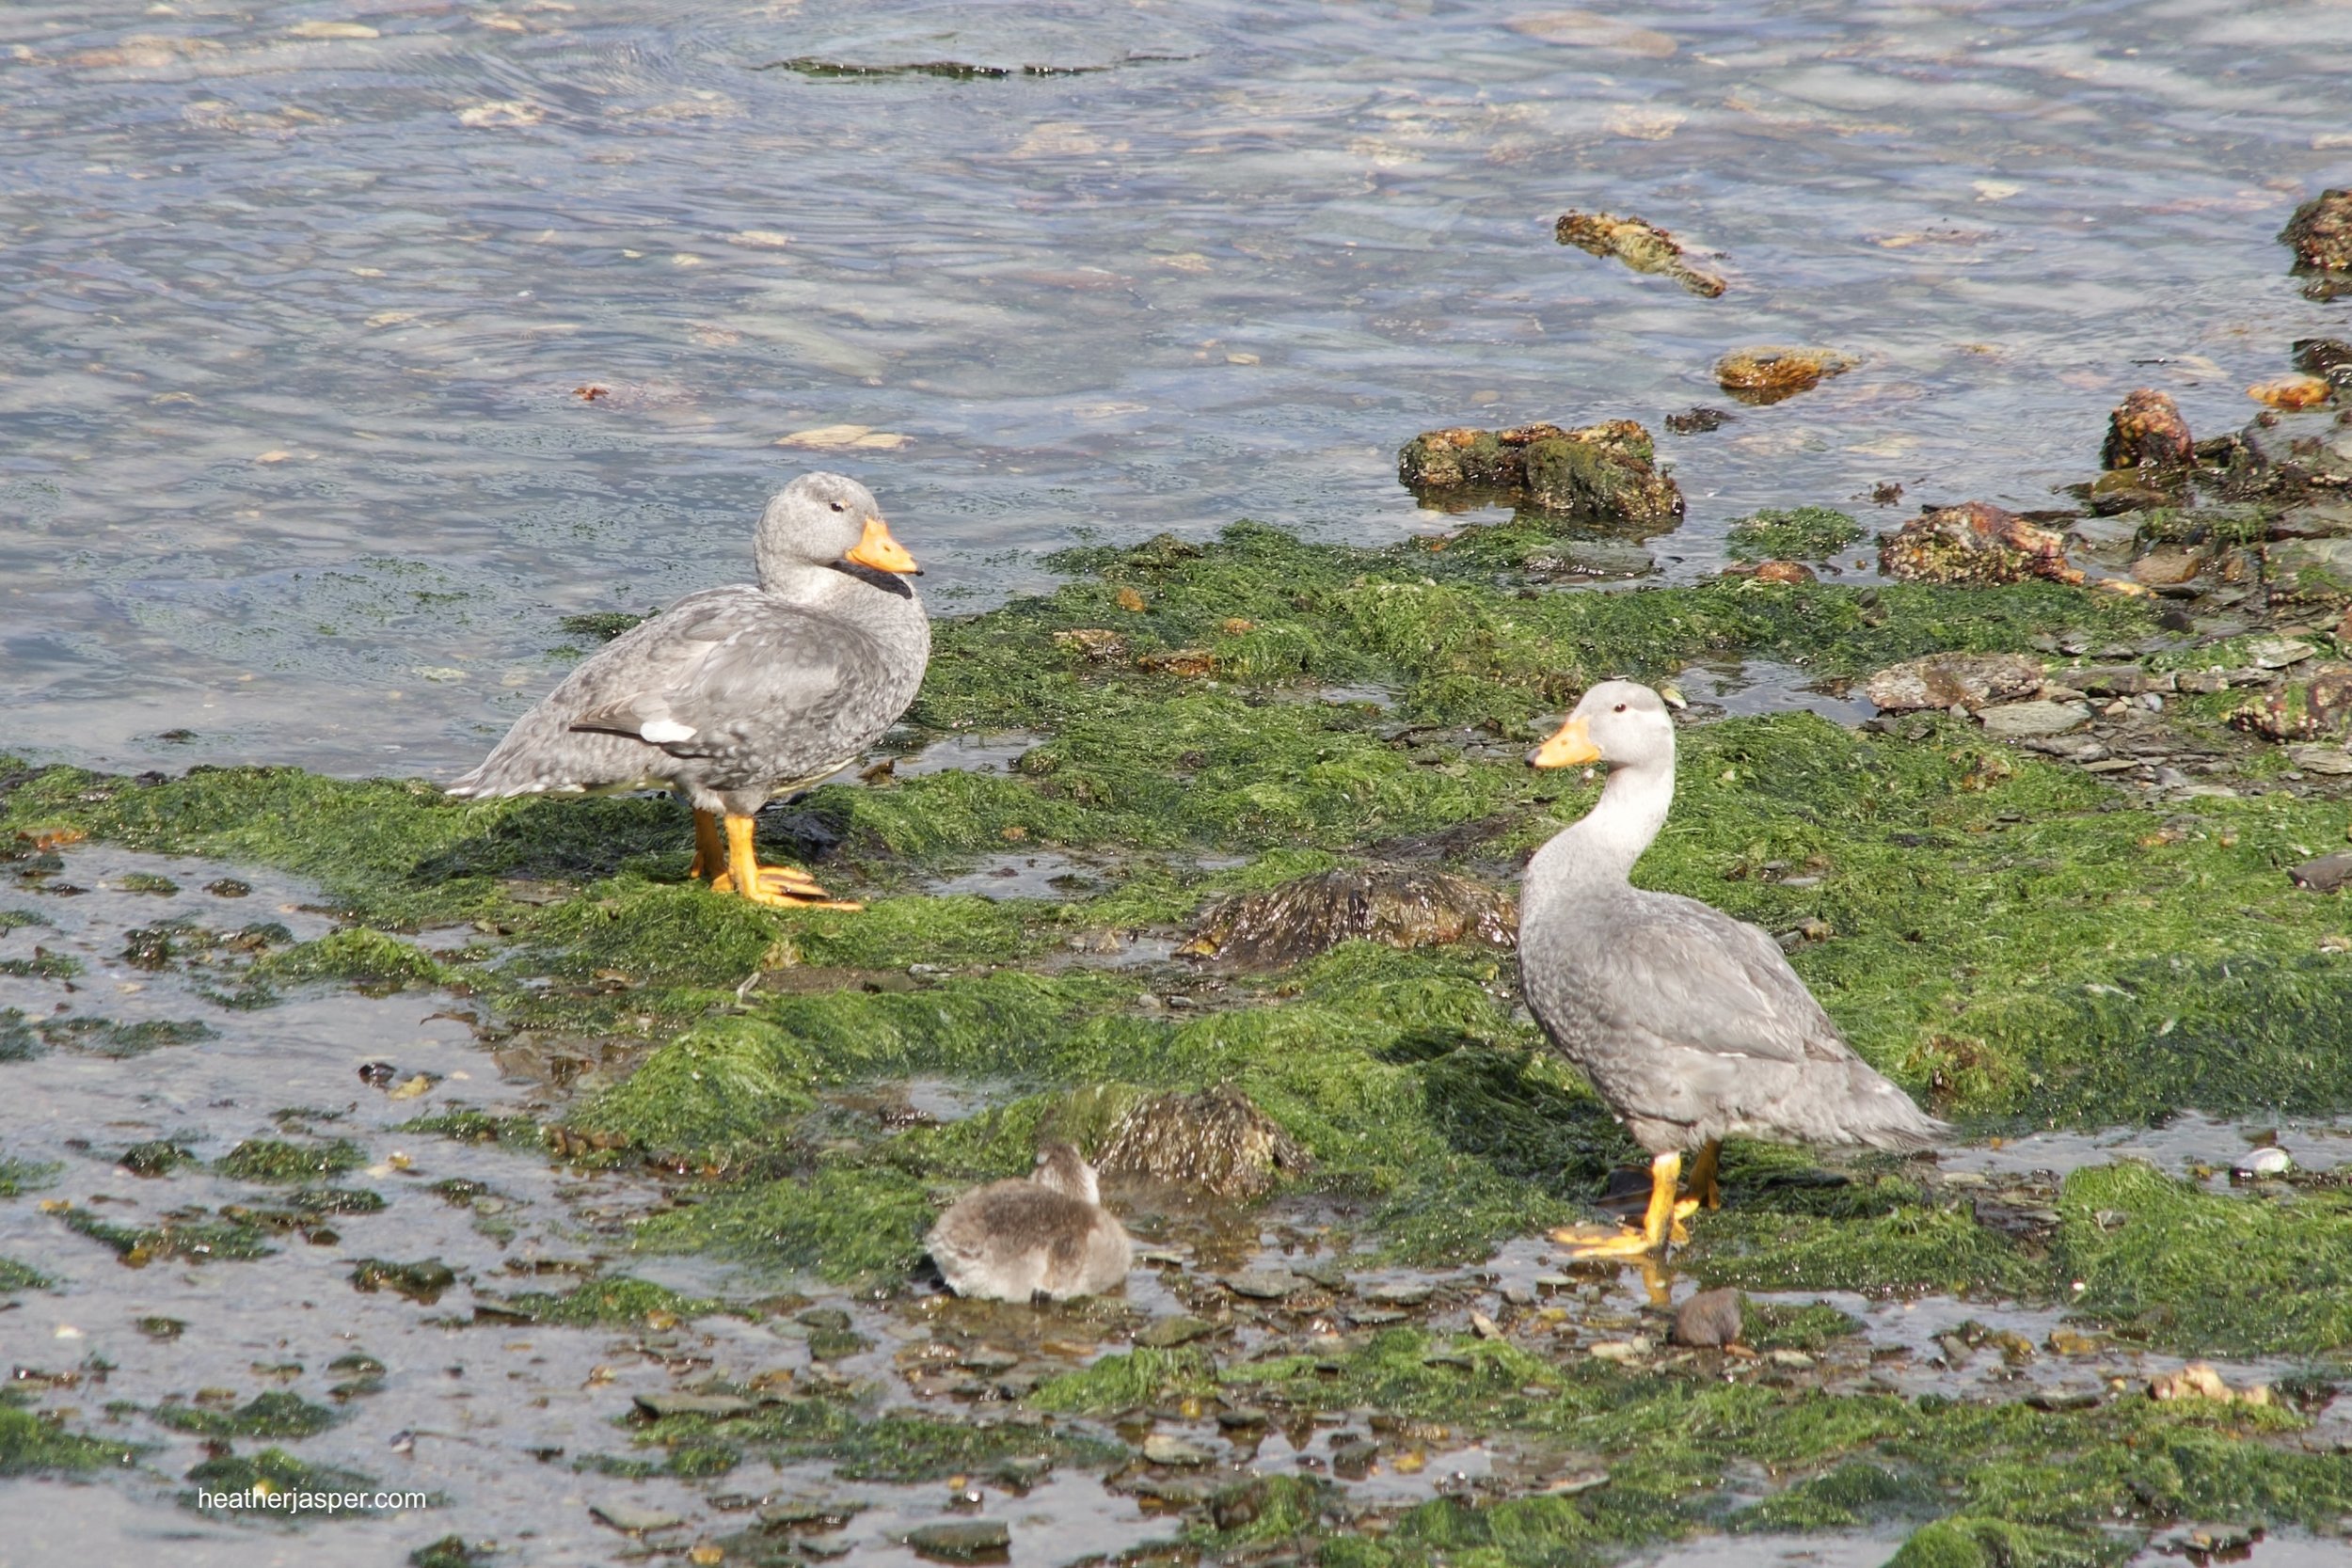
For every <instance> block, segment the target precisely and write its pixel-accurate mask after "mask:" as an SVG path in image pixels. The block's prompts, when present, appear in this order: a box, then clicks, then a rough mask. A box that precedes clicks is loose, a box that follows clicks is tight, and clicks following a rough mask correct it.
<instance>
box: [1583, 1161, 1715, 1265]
mask: <svg viewBox="0 0 2352 1568" xmlns="http://www.w3.org/2000/svg"><path fill="white" fill-rule="evenodd" d="M1681 1174H1682V1156H1681V1155H1679V1154H1661V1155H1660V1156H1658V1158H1656V1159H1655V1160H1652V1161H1651V1162H1650V1164H1649V1207H1648V1209H1647V1210H1646V1211H1645V1212H1644V1214H1643V1216H1642V1227H1641V1228H1640V1229H1639V1230H1634V1229H1630V1228H1626V1229H1620V1230H1617V1231H1615V1232H1614V1233H1612V1234H1602V1235H1597V1236H1596V1235H1594V1234H1593V1232H1592V1230H1591V1229H1590V1227H1582V1226H1575V1227H1565V1228H1563V1229H1559V1230H1555V1231H1553V1232H1552V1233H1551V1239H1552V1240H1553V1241H1555V1242H1558V1243H1562V1244H1564V1245H1565V1246H1567V1247H1569V1248H1571V1249H1572V1250H1571V1251H1570V1252H1569V1254H1568V1256H1569V1257H1570V1258H1572V1259H1586V1258H1643V1257H1648V1256H1652V1255H1654V1254H1656V1253H1658V1252H1660V1251H1661V1250H1663V1248H1664V1247H1665V1246H1666V1244H1667V1243H1669V1242H1673V1243H1683V1242H1687V1241H1689V1240H1690V1239H1691V1237H1690V1233H1689V1232H1688V1231H1686V1230H1684V1229H1683V1227H1682V1225H1681V1221H1680V1216H1679V1213H1678V1212H1677V1211H1678V1210H1679V1209H1680V1205H1679V1204H1677V1202H1676V1199H1675V1183H1676V1180H1677V1178H1679V1177H1680V1175H1681ZM1693 1210H1695V1205H1694V1206H1693Z"/></svg>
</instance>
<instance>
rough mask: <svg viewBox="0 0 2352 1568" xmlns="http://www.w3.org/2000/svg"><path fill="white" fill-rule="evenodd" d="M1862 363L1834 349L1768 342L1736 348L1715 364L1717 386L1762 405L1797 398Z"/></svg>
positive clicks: (1750, 402) (1751, 402) (1736, 396)
mask: <svg viewBox="0 0 2352 1568" xmlns="http://www.w3.org/2000/svg"><path fill="white" fill-rule="evenodd" d="M1861 363H1862V361H1861V360H1859V359H1857V358H1855V357H1854V356H1852V355H1851V354H1841V353H1839V352H1838V351H1837V350H1836V349H1834V348H1806V347H1803V346H1800V345H1797V344H1791V343H1768V344H1764V345H1762V346H1760V347H1756V348H1741V349H1734V350H1732V351H1731V352H1730V353H1729V354H1726V355H1724V356H1723V357H1722V358H1721V359H1718V360H1716V361H1715V384H1716V385H1717V386H1719V387H1721V388H1723V389H1724V391H1726V392H1729V393H1730V394H1731V395H1732V396H1733V397H1735V398H1737V399H1739V400H1740V402H1741V403H1745V404H1755V405H1756V406H1759V407H1760V406H1762V405H1764V404H1772V403H1778V402H1780V401H1781V400H1782V399H1783V398H1792V397H1795V396H1796V395H1797V394H1798V393H1799V392H1803V391H1806V390H1808V389H1810V388H1815V387H1818V386H1820V384H1821V383H1822V382H1824V381H1827V380H1828V379H1829V378H1830V377H1832V376H1834V375H1843V374H1845V373H1846V372H1848V371H1850V370H1852V369H1853V368H1854V367H1855V366H1856V365H1859V364H1861Z"/></svg>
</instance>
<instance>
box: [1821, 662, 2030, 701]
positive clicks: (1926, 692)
mask: <svg viewBox="0 0 2352 1568" xmlns="http://www.w3.org/2000/svg"><path fill="white" fill-rule="evenodd" d="M1865 689H1866V690H1867V692H1868V694H1869V698H1870V701H1871V702H1872V703H1874V704H1876V705H1878V707H1879V709H1880V710H1881V711H1882V712H1885V713H1908V712H1911V711H1913V710H1915V709H1918V708H1931V707H1934V708H1947V707H1951V706H1952V705H1955V704H1957V705H1960V706H1962V707H1965V708H1969V709H1972V710H1973V709H1976V708H1980V707H1983V706H1984V705H1986V704H1988V703H2006V702H2010V701H2013V700H2015V699H2017V698H2020V697H2030V696H2032V695H2033V694H2034V693H2035V692H2037V691H2039V690H2041V689H2042V661H2041V660H2040V659H2038V658H2032V657H2027V656H2026V655H2025V654H1960V653H1951V654H1930V655H1928V656H1927V657H1925V658H1913V659H1905V660H1904V661H1903V662H1902V663H1900V664H1896V665H1890V666H1888V667H1887V668H1886V669H1883V670H1881V671H1880V672H1879V673H1877V674H1875V675H1872V676H1871V677H1870V679H1869V684H1868V685H1867V687H1866V688H1865Z"/></svg>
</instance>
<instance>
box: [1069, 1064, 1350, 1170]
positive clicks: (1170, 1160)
mask: <svg viewBox="0 0 2352 1568" xmlns="http://www.w3.org/2000/svg"><path fill="white" fill-rule="evenodd" d="M1312 1163H1313V1162H1312V1161H1311V1159H1310V1158H1309V1156H1308V1154H1307V1151H1306V1149H1304V1148H1301V1147H1300V1146H1299V1144H1298V1141H1297V1140H1296V1139H1295V1138H1293V1137H1292V1136H1291V1135H1290V1134H1289V1133H1288V1132H1284V1131H1283V1130H1282V1128H1281V1125H1280V1124H1279V1122H1277V1121H1276V1120H1275V1119H1274V1118H1273V1117H1269V1116H1267V1115H1266V1114H1265V1113H1264V1112H1263V1111H1261V1110H1259V1109H1258V1107H1257V1106H1256V1105H1255V1104H1253V1103H1251V1101H1250V1099H1249V1097H1248V1095H1246V1094H1244V1093H1242V1092H1241V1091H1240V1090H1239V1089H1237V1088H1234V1087H1233V1086H1232V1085H1230V1084H1220V1085H1217V1086H1216V1088H1213V1089H1207V1090H1203V1091H1202V1092H1201V1093H1200V1094H1164V1095H1160V1096H1157V1097H1155V1098H1153V1099H1151V1100H1147V1101H1143V1103H1141V1104H1139V1105H1137V1106H1136V1107H1134V1108H1133V1109H1132V1110H1130V1111H1128V1112H1127V1114H1126V1115H1125V1116H1122V1117H1120V1118H1119V1121H1118V1124H1117V1125H1116V1126H1114V1127H1113V1128H1112V1129H1111V1133H1110V1137H1109V1138H1108V1139H1107V1140H1106V1141H1105V1142H1104V1146H1103V1149H1102V1152H1101V1153H1100V1154H1099V1155H1097V1156H1096V1158H1095V1164H1096V1167H1097V1168H1098V1169H1100V1170H1101V1171H1102V1172H1103V1173H1104V1175H1106V1176H1140V1177H1147V1178H1150V1179H1151V1180H1156V1181H1170V1182H1175V1183H1177V1184H1179V1185H1183V1186H1189V1187H1201V1188H1205V1189H1206V1190H1208V1191H1209V1192H1212V1193H1215V1194H1216V1196H1219V1197H1232V1198H1248V1197H1256V1196H1259V1195H1260V1194H1262V1193H1263V1192H1265V1191H1266V1190H1267V1189H1268V1188H1270V1187H1272V1186H1273V1185H1274V1183H1275V1181H1276V1180H1277V1179H1278V1175H1279V1173H1280V1172H1284V1171H1291V1172H1295V1171H1302V1170H1305V1169H1306V1168H1307V1167H1308V1166H1309V1165H1310V1164H1312Z"/></svg>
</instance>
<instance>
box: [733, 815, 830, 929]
mask: <svg viewBox="0 0 2352 1568" xmlns="http://www.w3.org/2000/svg"><path fill="white" fill-rule="evenodd" d="M726 830H727V868H726V869H725V870H724V871H723V872H721V873H720V874H719V875H718V876H716V877H714V878H712V879H711V881H710V889H711V891H712V892H713V893H733V894H737V895H740V896H742V897H745V898H748V899H750V900H751V901H752V902H753V903H755V904H767V905H770V906H771V907H777V908H784V909H796V910H862V909H864V908H865V907H866V906H865V905H863V904H860V903H856V902H854V901H853V900H850V899H847V898H834V897H832V896H831V895H828V894H827V893H826V892H825V890H824V889H823V888H821V887H819V886H818V885H817V879H815V878H814V877H811V876H810V875H809V874H808V873H807V872H805V871H798V870H795V869H793V868H792V867H791V866H788V865H762V864H760V863H759V858H758V856H756V855H755V854H754V853H753V852H752V819H751V818H750V817H748V816H729V817H728V818H727V819H726Z"/></svg>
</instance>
